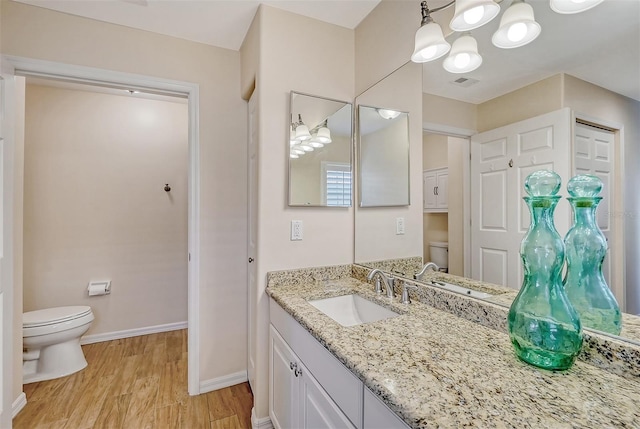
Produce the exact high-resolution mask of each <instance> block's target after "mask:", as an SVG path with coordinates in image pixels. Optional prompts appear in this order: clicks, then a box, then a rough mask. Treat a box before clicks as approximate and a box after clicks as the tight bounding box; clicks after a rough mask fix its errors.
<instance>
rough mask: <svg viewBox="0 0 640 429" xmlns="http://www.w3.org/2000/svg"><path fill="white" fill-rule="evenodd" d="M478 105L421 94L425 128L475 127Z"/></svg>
mask: <svg viewBox="0 0 640 429" xmlns="http://www.w3.org/2000/svg"><path fill="white" fill-rule="evenodd" d="M477 116H478V106H477V105H476V104H471V103H465V102H464V101H458V100H452V99H451V98H445V97H439V96H437V95H432V94H422V121H423V125H424V126H425V128H427V129H429V128H432V127H433V125H437V126H438V129H439V130H440V129H443V128H445V129H446V128H450V129H456V130H470V131H473V130H476V129H477Z"/></svg>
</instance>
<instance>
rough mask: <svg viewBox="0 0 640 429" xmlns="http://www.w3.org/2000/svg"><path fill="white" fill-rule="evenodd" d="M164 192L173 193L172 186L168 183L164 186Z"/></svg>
mask: <svg viewBox="0 0 640 429" xmlns="http://www.w3.org/2000/svg"><path fill="white" fill-rule="evenodd" d="M164 190H165V192H169V191H171V186H169V184H168V183H166V184H165V185H164Z"/></svg>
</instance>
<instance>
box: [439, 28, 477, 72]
mask: <svg viewBox="0 0 640 429" xmlns="http://www.w3.org/2000/svg"><path fill="white" fill-rule="evenodd" d="M480 64H482V57H481V56H480V54H479V53H478V42H476V39H474V38H473V37H472V36H471V35H470V34H465V35H463V36H460V37H459V38H458V39H456V41H455V42H453V46H451V52H450V53H449V56H448V57H447V58H446V59H445V60H444V63H442V65H443V67H444V69H445V70H446V71H448V72H449V73H468V72H470V71H473V70H475V69H477V68H478V67H480Z"/></svg>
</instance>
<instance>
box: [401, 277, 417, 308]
mask: <svg viewBox="0 0 640 429" xmlns="http://www.w3.org/2000/svg"><path fill="white" fill-rule="evenodd" d="M409 289H413V290H418V286H416V285H409V284H407V282H403V283H402V298H401V300H400V302H401V303H402V304H411V299H410V298H409Z"/></svg>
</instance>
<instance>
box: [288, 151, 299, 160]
mask: <svg viewBox="0 0 640 429" xmlns="http://www.w3.org/2000/svg"><path fill="white" fill-rule="evenodd" d="M289 158H291V159H298V158H300V155H298V154H295V153H293V152H291V153H289Z"/></svg>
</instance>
